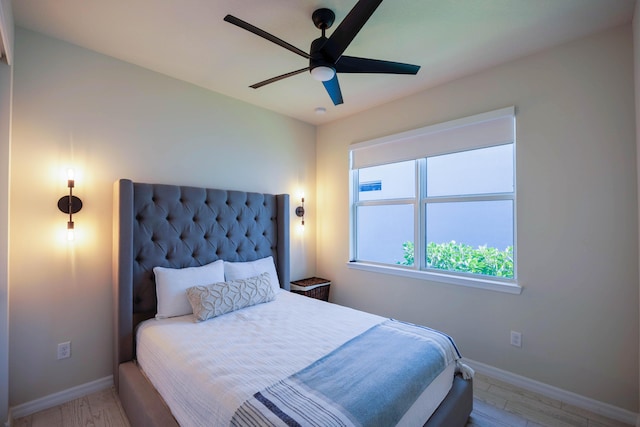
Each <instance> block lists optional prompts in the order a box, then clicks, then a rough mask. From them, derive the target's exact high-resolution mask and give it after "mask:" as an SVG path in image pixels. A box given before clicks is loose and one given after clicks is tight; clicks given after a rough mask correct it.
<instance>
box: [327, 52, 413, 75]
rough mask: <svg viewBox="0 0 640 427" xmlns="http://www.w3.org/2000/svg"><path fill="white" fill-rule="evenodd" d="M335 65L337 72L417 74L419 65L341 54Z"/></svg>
mask: <svg viewBox="0 0 640 427" xmlns="http://www.w3.org/2000/svg"><path fill="white" fill-rule="evenodd" d="M335 67H336V72H338V73H385V74H417V73H418V70H420V66H419V65H412V64H404V63H402V62H392V61H382V60H380V59H369V58H357V57H355V56H341V57H340V59H339V60H338V62H337V63H336V65H335Z"/></svg>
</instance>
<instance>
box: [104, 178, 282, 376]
mask: <svg viewBox="0 0 640 427" xmlns="http://www.w3.org/2000/svg"><path fill="white" fill-rule="evenodd" d="M114 196H115V199H114V200H115V205H114V226H115V227H114V232H115V234H114V236H115V239H114V275H113V277H114V297H115V302H116V304H115V307H114V312H115V318H116V323H117V325H116V335H117V340H116V347H115V352H116V358H115V363H116V365H115V366H114V378H115V379H116V382H117V365H118V364H119V363H122V362H124V361H128V360H131V358H133V357H135V348H134V345H133V337H134V336H135V326H136V325H137V324H138V323H139V322H140V321H142V320H144V319H148V318H150V317H153V316H154V315H155V310H156V304H157V300H156V291H155V279H154V276H153V268H154V267H156V266H164V267H170V268H184V267H192V266H199V265H205V264H208V263H210V262H213V261H215V260H218V259H224V260H228V261H234V262H243V261H253V260H256V259H259V258H264V257H266V256H273V258H274V261H275V263H276V270H277V271H278V276H279V279H280V282H281V286H282V287H283V288H285V289H288V284H289V196H288V195H278V196H275V195H270V194H262V193H247V192H241V191H226V190H216V189H206V188H196V187H180V186H173V185H160V184H143V183H133V182H131V181H129V180H119V181H118V182H116V184H115V185H114Z"/></svg>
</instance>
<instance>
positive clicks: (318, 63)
mask: <svg viewBox="0 0 640 427" xmlns="http://www.w3.org/2000/svg"><path fill="white" fill-rule="evenodd" d="M327 40H328V39H327V38H326V37H324V36H322V37H318V38H317V39H315V40H314V41H312V42H311V49H310V53H309V69H310V70H313V69H314V68H316V67H329V68H332V69H333V70H334V71H335V69H336V68H335V64H334V63H333V61H331V60H330V59H329V58H327V57H326V56H325V55H324V53H323V51H322V47H323V46H324V45H325V43H327Z"/></svg>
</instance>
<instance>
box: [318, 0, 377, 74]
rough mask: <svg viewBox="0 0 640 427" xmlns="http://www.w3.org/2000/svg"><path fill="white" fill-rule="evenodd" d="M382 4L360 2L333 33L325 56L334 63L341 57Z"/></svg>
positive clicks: (324, 50) (363, 0) (371, 0)
mask: <svg viewBox="0 0 640 427" xmlns="http://www.w3.org/2000/svg"><path fill="white" fill-rule="evenodd" d="M380 3H382V0H359V1H358V3H356V5H355V6H353V9H351V11H350V12H349V13H348V14H347V16H346V17H345V18H344V19H343V20H342V22H341V23H340V25H338V27H337V28H336V29H335V30H334V31H333V33H332V34H331V36H330V37H329V39H328V40H327V42H326V44H325V45H324V47H323V48H322V50H323V52H324V53H325V55H326V56H327V57H328V58H329V59H331V60H332V61H333V62H335V61H337V60H338V59H340V56H342V54H343V53H344V51H345V50H346V49H347V46H349V44H350V43H351V42H352V41H353V39H354V38H355V37H356V35H357V34H358V32H359V31H360V30H361V29H362V27H363V26H364V24H366V22H367V21H368V20H369V18H371V15H373V12H375V10H376V9H377V8H378V6H379V5H380Z"/></svg>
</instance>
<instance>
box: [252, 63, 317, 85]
mask: <svg viewBox="0 0 640 427" xmlns="http://www.w3.org/2000/svg"><path fill="white" fill-rule="evenodd" d="M305 71H309V67H306V68H302V69H300V70H296V71H291V72H290V73H286V74H283V75H281V76H277V77H272V78H270V79H268V80H264V81H262V82H259V83H256V84H252V85H251V86H249V87H250V88H253V89H258V88H261V87H262V86H264V85H268V84H269V83H274V82H277V81H278V80H282V79H286V78H287V77H291V76H295V75H296V74H300V73H303V72H305Z"/></svg>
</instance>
